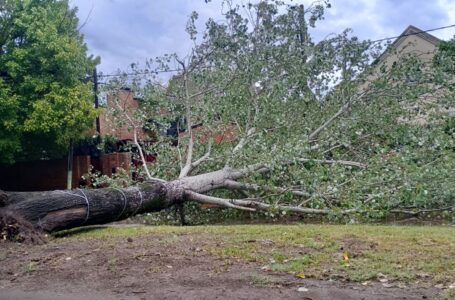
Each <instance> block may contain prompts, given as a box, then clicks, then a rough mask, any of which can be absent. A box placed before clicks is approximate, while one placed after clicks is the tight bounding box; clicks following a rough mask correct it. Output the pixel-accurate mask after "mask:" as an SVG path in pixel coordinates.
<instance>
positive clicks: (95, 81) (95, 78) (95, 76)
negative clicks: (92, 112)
mask: <svg viewBox="0 0 455 300" xmlns="http://www.w3.org/2000/svg"><path fill="white" fill-rule="evenodd" d="M93 94H94V95H95V108H98V107H99V102H98V74H97V72H96V68H94V69H93ZM96 132H98V136H99V135H100V134H101V128H100V118H99V117H98V116H97V117H96Z"/></svg>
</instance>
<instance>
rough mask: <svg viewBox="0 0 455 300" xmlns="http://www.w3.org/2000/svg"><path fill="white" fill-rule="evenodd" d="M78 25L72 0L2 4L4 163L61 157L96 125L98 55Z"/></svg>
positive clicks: (0, 157)
mask: <svg viewBox="0 0 455 300" xmlns="http://www.w3.org/2000/svg"><path fill="white" fill-rule="evenodd" d="M78 26H79V25H78V19H77V17H76V8H74V9H70V8H69V5H68V1H60V0H26V1H18V0H6V1H2V3H1V4H0V70H1V71H0V87H1V89H0V115H1V122H0V162H13V161H15V160H21V159H36V158H50V157H55V156H59V155H61V154H62V153H63V152H64V151H66V150H67V149H68V146H69V144H70V141H71V140H75V139H77V138H78V137H79V136H80V135H81V134H82V133H84V131H86V130H87V129H88V128H90V127H92V125H93V120H94V117H95V110H94V108H93V105H92V103H91V98H92V96H91V87H90V84H89V83H84V82H82V80H83V79H84V78H85V77H86V75H87V74H91V71H90V70H92V69H93V68H94V66H95V65H96V64H97V63H98V59H93V58H92V57H88V56H87V48H86V45H85V44H84V40H83V36H82V35H81V34H80V33H79V31H78Z"/></svg>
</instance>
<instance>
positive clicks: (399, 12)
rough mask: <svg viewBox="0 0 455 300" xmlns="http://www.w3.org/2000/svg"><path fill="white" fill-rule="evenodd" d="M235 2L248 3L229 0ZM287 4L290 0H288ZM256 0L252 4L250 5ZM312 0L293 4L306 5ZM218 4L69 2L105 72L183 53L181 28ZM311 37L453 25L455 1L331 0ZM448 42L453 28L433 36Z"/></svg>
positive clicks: (187, 0) (188, 0)
mask: <svg viewBox="0 0 455 300" xmlns="http://www.w3.org/2000/svg"><path fill="white" fill-rule="evenodd" d="M233 1H234V2H237V3H242V2H244V3H245V2H248V0H233ZM289 1H291V0H289ZM252 2H254V1H252ZM312 2H313V1H311V0H309V1H306V0H302V1H298V0H293V1H292V3H297V4H304V5H305V6H306V7H307V5H309V4H310V3H312ZM221 3H222V0H212V1H211V2H209V3H205V1H204V0H70V5H71V6H72V7H75V6H77V7H78V17H79V20H80V23H81V24H83V25H82V27H81V31H82V33H83V34H84V36H85V41H86V43H87V46H88V49H89V53H90V54H93V55H95V56H100V57H101V64H100V65H99V66H98V70H99V71H101V72H103V73H104V74H110V73H115V72H116V71H117V70H126V69H127V68H128V66H129V65H130V64H131V63H144V61H145V60H146V59H148V58H155V57H156V56H161V55H163V54H165V53H174V52H175V53H177V54H179V55H181V56H184V55H186V54H187V53H188V52H189V50H190V49H191V45H192V42H191V40H190V39H189V38H188V35H187V34H186V32H185V25H186V22H187V20H188V17H189V16H190V14H191V12H192V11H197V12H198V13H199V21H198V22H199V24H198V25H199V26H200V28H201V29H202V28H203V25H204V23H205V21H206V20H207V19H208V18H210V17H211V18H213V19H215V20H221V19H222V17H221V14H222V11H223V10H222V9H223V8H222V5H221ZM330 3H331V5H332V7H331V8H330V9H328V10H327V11H326V14H325V19H324V20H323V21H320V22H319V23H318V24H317V26H316V29H314V30H313V31H312V36H313V37H314V38H315V40H317V39H321V38H323V37H325V36H327V35H328V34H330V33H341V32H342V31H343V30H344V29H346V28H351V29H352V30H353V34H354V35H356V36H358V37H360V38H361V39H370V40H376V39H381V38H385V37H393V36H397V35H399V34H401V33H402V32H403V31H404V30H405V29H406V27H407V26H408V25H414V26H416V27H418V28H420V29H422V30H427V29H431V28H437V27H442V26H447V25H453V24H455V0H433V1H428V0H331V1H330ZM431 34H433V35H434V36H436V37H438V38H440V39H443V40H448V39H450V38H452V37H454V36H455V27H452V28H448V29H444V30H440V31H435V32H431Z"/></svg>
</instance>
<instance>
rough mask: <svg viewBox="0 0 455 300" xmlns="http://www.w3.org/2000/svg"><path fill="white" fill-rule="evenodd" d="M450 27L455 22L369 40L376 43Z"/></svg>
mask: <svg viewBox="0 0 455 300" xmlns="http://www.w3.org/2000/svg"><path fill="white" fill-rule="evenodd" d="M452 27H455V24H452V25H447V26H442V27H437V28H432V29H427V30H420V31H416V32H411V33H406V34H400V35H397V36H392V37H386V38H382V39H378V40H374V41H371V43H377V42H383V41H388V40H394V39H397V38H399V37H403V36H410V35H417V34H420V33H426V32H432V31H438V30H442V29H447V28H452Z"/></svg>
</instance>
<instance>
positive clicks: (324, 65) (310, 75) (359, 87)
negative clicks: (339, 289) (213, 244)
mask: <svg viewBox="0 0 455 300" xmlns="http://www.w3.org/2000/svg"><path fill="white" fill-rule="evenodd" d="M224 4H225V6H224V7H225V10H224V17H225V18H224V20H223V21H215V20H212V19H210V20H208V21H207V22H206V28H205V29H204V30H203V32H199V31H198V30H199V29H198V28H197V26H196V25H195V24H196V22H195V21H196V19H197V17H198V14H197V13H196V12H195V13H193V14H192V15H191V18H190V20H189V22H188V25H187V32H188V34H189V37H190V38H191V40H192V41H193V42H194V47H193V48H192V50H191V52H190V53H189V54H188V55H187V56H184V57H179V56H178V55H176V54H167V55H164V56H162V57H157V58H156V59H152V60H150V61H148V62H147V64H146V66H145V68H144V69H140V68H139V67H138V66H137V65H134V68H133V70H132V72H133V73H134V72H137V74H138V75H137V76H136V77H134V76H133V77H131V76H128V78H126V77H125V78H122V77H119V78H117V79H115V80H113V81H112V82H111V87H110V88H111V90H112V89H115V86H117V87H121V86H124V85H125V84H126V82H127V84H129V85H132V86H133V89H134V90H135V91H137V92H138V93H139V94H140V96H141V99H142V110H141V111H140V112H138V113H137V114H136V120H135V121H134V122H133V123H134V126H136V127H137V126H139V125H138V124H142V125H140V126H144V127H147V126H148V127H150V126H151V127H154V126H155V127H156V124H157V123H161V124H163V123H166V122H167V123H171V122H174V124H175V122H176V120H177V121H178V122H176V123H177V124H179V125H178V126H179V127H178V128H177V129H178V131H180V132H185V133H184V134H180V135H179V141H178V146H177V147H174V146H173V143H171V142H170V141H169V138H168V137H164V136H162V137H160V140H159V141H158V142H157V143H155V144H153V145H151V146H150V147H149V148H148V149H146V151H148V152H150V153H154V154H158V159H157V162H156V164H155V165H154V166H153V168H152V169H151V173H152V174H151V177H155V178H162V179H165V180H171V179H173V178H185V177H186V176H190V175H196V174H204V173H207V172H211V171H213V170H221V169H224V170H230V169H234V170H245V168H249V167H253V168H254V170H251V174H250V173H249V172H248V174H249V176H242V179H241V180H240V181H241V182H235V183H234V182H232V181H231V182H228V183H226V182H225V183H224V184H220V186H218V187H214V188H213V190H212V189H211V191H210V192H208V195H209V197H213V198H211V199H212V200H213V199H217V201H218V202H219V201H221V200H222V199H224V200H225V201H227V202H226V203H230V204H232V203H234V200H232V199H239V197H240V199H241V198H245V199H249V200H251V199H254V200H255V201H257V203H256V204H254V205H259V206H257V207H260V206H261V205H263V204H266V205H269V206H267V207H268V208H277V210H280V207H281V208H283V205H284V206H286V207H290V206H292V207H298V208H302V209H306V208H308V209H314V210H316V211H317V212H324V213H327V212H330V213H333V214H334V215H343V214H344V213H345V212H348V211H349V212H358V213H359V215H361V216H364V217H373V218H379V217H384V216H386V215H388V214H389V213H390V212H392V211H394V212H405V213H408V214H413V213H416V212H417V213H420V212H422V211H428V210H430V211H431V210H432V209H436V210H438V209H443V210H444V209H445V210H449V211H450V209H451V208H452V207H453V205H454V202H455V198H454V196H453V195H454V194H455V190H454V186H453V185H452V184H451V183H450V178H451V175H450V174H453V171H454V170H455V156H454V151H453V149H454V146H455V143H454V142H455V141H454V136H453V129H450V128H452V127H453V118H452V117H450V116H449V115H447V114H445V113H443V112H442V111H441V110H440V109H438V108H440V107H453V106H454V100H453V99H454V98H453V89H452V88H451V86H450V85H451V82H452V81H453V79H452V76H453V75H452V73H448V72H447V65H448V64H449V65H451V64H450V61H453V57H451V56H450V55H444V63H443V64H441V63H433V62H428V61H422V60H420V59H419V58H418V57H417V56H416V55H414V54H412V53H404V54H402V55H399V60H398V61H396V62H395V63H394V64H393V66H388V65H387V64H385V63H383V62H382V61H381V60H377V58H378V57H379V54H381V53H382V51H383V50H382V47H381V45H378V44H375V43H371V42H369V41H362V40H359V39H358V38H357V37H355V36H353V35H352V32H351V31H350V30H349V29H347V30H344V31H343V32H341V33H339V34H333V35H331V36H328V37H326V38H325V39H322V40H320V41H314V40H313V39H312V37H311V34H310V28H312V27H315V26H316V24H317V22H318V21H319V20H320V19H322V18H323V14H324V10H325V9H327V8H329V7H330V4H329V3H328V2H325V1H320V2H317V3H316V4H314V5H311V6H309V7H303V6H300V5H289V4H286V3H283V2H282V1H259V2H258V3H256V4H245V5H235V4H232V2H230V1H224ZM315 30H316V29H315ZM441 47H442V50H444V47H446V44H442V45H441ZM386 51H394V49H392V48H387V50H386ZM452 64H453V62H452ZM174 69H177V70H178V71H177V74H176V75H175V76H174V77H173V79H172V80H171V81H170V83H169V85H167V86H164V87H163V85H162V84H160V83H159V78H156V77H154V75H153V74H158V73H154V72H156V71H160V72H161V71H163V70H164V71H167V70H174ZM422 70H424V72H422ZM144 73H148V74H149V75H147V76H146V77H144V75H142V74H144ZM125 80H126V81H125ZM426 99H430V100H429V101H427V100H426ZM422 103H423V104H425V105H423V104H422ZM423 106H426V109H425V110H421V108H422V107H423ZM163 112H166V113H163ZM417 113H419V114H425V120H426V121H425V122H424V123H423V124H416V123H415V122H414V118H415V116H416V114H417ZM150 119H153V120H155V121H157V122H155V123H153V124H151V123H150V122H149V120H150ZM133 123H132V124H133ZM450 124H452V125H450ZM195 125H198V126H200V125H202V127H201V128H202V129H198V132H199V134H198V133H196V130H193V131H194V133H193V131H191V132H190V131H189V130H188V129H189V128H191V127H193V128H194V127H195ZM157 129H158V128H157ZM226 132H231V133H234V134H233V135H232V134H231V138H228V139H226V140H225V142H222V143H216V142H210V140H211V139H212V140H215V139H213V137H214V136H216V135H220V134H221V135H222V134H223V133H226ZM201 136H202V138H201ZM232 136H234V137H235V138H232ZM176 161H179V162H180V163H177V164H176V163H175V162H176ZM228 181H229V180H228ZM206 194H207V193H206ZM205 196H206V195H204V196H197V195H196V196H195V195H190V197H191V198H192V199H193V200H194V199H197V198H198V197H200V199H199V200H201V199H202V200H201V201H204V200H208V198H204V197H205ZM228 199H231V201H229V200H228ZM215 202H216V201H215ZM235 203H237V204H238V203H243V204H242V205H247V204H246V203H250V204H251V202H235ZM258 203H261V204H258ZM251 205H253V204H251ZM254 205H253V206H254ZM226 206H228V207H229V205H226ZM272 210H273V209H272Z"/></svg>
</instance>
